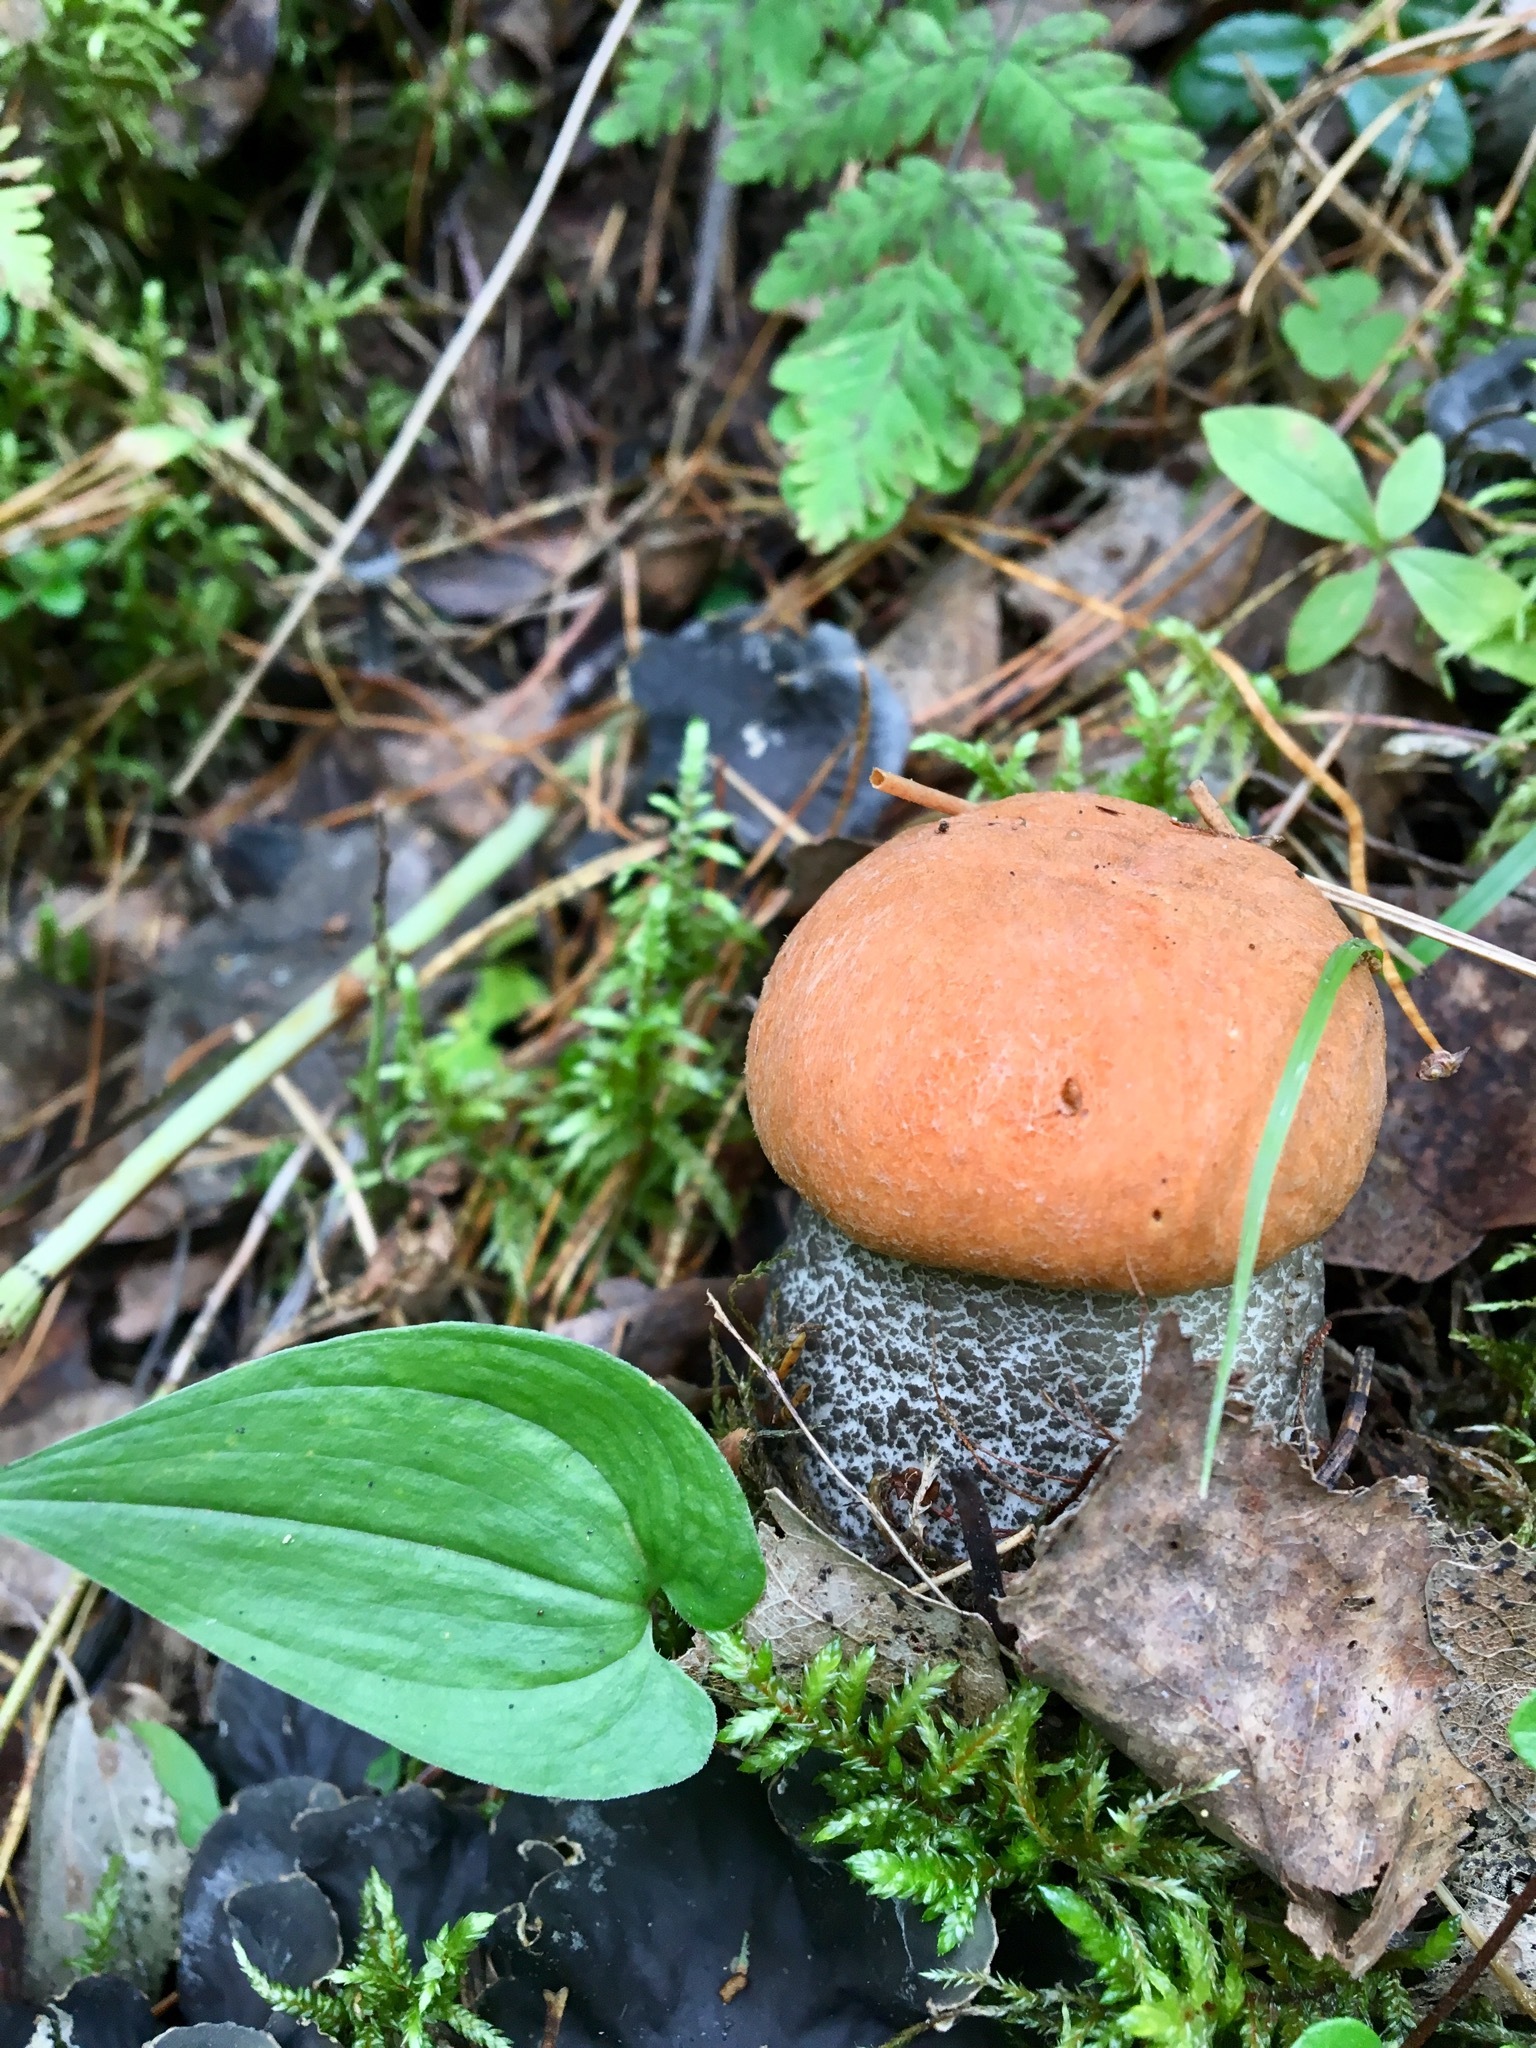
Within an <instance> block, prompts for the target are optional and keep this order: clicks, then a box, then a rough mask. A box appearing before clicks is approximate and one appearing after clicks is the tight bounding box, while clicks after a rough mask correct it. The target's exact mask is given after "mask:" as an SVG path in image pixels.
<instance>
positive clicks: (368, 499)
mask: <svg viewBox="0 0 1536 2048" xmlns="http://www.w3.org/2000/svg"><path fill="white" fill-rule="evenodd" d="M639 6H640V0H619V5H618V7H617V9H616V10H615V12H614V16H613V19H612V20H611V21H610V22H609V24H608V26H607V28H606V30H605V31H604V33H603V39H602V41H601V42H600V43H599V44H598V46H597V49H596V50H595V51H594V52H593V55H592V61H591V62H590V63H589V64H588V66H587V68H586V71H585V72H584V73H583V75H582V80H581V83H580V85H578V86H577V88H576V96H575V98H574V99H573V100H572V101H571V104H570V108H569V110H568V111H567V113H566V117H565V119H564V121H563V122H562V123H561V125H560V132H559V134H558V135H557V136H556V137H555V141H554V146H553V147H552V149H551V150H550V152H549V160H548V162H547V163H546V164H545V166H544V169H543V171H542V172H541V173H540V176H539V182H538V183H537V185H535V186H534V188H533V194H532V196H531V198H530V199H529V201H528V204H527V205H526V206H525V207H524V208H523V212H522V216H521V218H520V219H519V221H518V223H517V225H516V227H515V228H514V229H513V230H512V233H511V235H510V236H509V237H508V239H507V244H506V247H505V248H504V249H503V250H502V252H501V254H500V256H499V257H498V258H497V259H496V265H495V268H494V269H493V270H492V271H491V274H490V276H489V277H488V278H487V279H486V280H485V283H484V285H483V286H482V287H481V289H480V290H479V291H478V292H476V294H475V296H474V299H473V301H472V303H471V304H470V306H469V309H468V310H467V312H466V313H465V314H464V317H463V319H462V320H461V321H460V322H459V325H458V327H457V329H456V330H455V332H454V335H453V338H452V339H451V340H450V341H449V343H448V346H447V347H446V348H445V349H444V350H443V352H442V354H441V355H440V356H439V357H438V359H437V363H436V366H435V367H434V368H433V370H432V371H431V373H430V375H429V376H428V378H427V381H426V383H425V384H423V386H422V387H421V390H420V392H419V394H418V395H417V398H416V402H415V404H414V405H413V406H412V407H411V409H410V411H409V413H407V415H406V417H405V421H404V423H403V425H402V426H401V428H400V431H399V432H398V433H397V434H396V436H395V438H394V440H393V442H392V443H391V444H390V448H389V451H388V453H387V454H386V455H385V457H384V460H383V461H382V462H381V463H380V464H379V466H378V468H377V469H376V470H375V472H374V474H373V478H372V481H371V482H370V483H369V485H368V487H367V489H366V490H365V491H364V492H363V493H362V496H361V497H360V498H359V499H358V501H357V503H356V504H355V505H354V506H353V507H352V510H351V512H350V513H349V514H348V515H347V517H346V518H345V519H344V520H343V521H342V523H341V525H340V527H338V529H337V530H336V532H335V533H334V534H333V535H332V537H331V539H330V540H329V541H328V542H327V543H326V546H325V550H324V552H323V553H322V554H321V556H320V558H319V560H318V561H317V562H316V564H315V566H314V568H313V569H312V570H311V571H310V573H309V574H308V576H306V577H305V579H304V581H303V583H302V584H301V585H300V587H299V589H298V590H297V591H296V592H295V594H294V596H293V598H292V600H291V601H290V603H289V605H288V608H287V610H286V611H285V612H284V613H283V615H282V617H281V618H280V619H279V620H278V622H277V624H276V626H275V627H274V628H273V630H272V632H271V634H270V635H269V636H268V639H267V643H266V646H265V648H264V649H263V650H262V652H261V654H260V655H259V656H258V657H257V659H256V660H255V661H254V662H253V663H252V664H251V666H250V667H249V668H248V669H247V670H246V672H245V674H244V675H243V676H242V677H241V678H240V680H239V682H238V683H237V684H236V685H235V687H234V689H233V690H231V692H230V693H229V695H228V697H226V698H225V700H224V703H223V704H222V705H221V707H220V708H219V711H218V712H217V714H216V715H215V717H214V718H213V719H212V720H211V721H210V722H209V725H208V727H207V730H206V731H205V732H204V734H203V736H202V738H201V739H200V740H199V741H198V743H197V745H196V746H195V747H194V748H193V750H192V752H191V754H190V755H189V756H188V758H187V761H186V764H185V766H184V767H183V768H182V769H181V772H180V773H179V774H178V775H177V777H176V779H175V781H174V782H173V783H172V784H171V793H172V795H174V796H182V795H184V794H185V793H186V791H187V790H188V789H190V788H191V786H192V784H193V783H194V782H195V781H196V780H197V778H198V776H199V775H200V774H201V773H202V770H203V767H204V765H205V764H206V762H207V761H208V760H209V758H210V757H211V755H212V754H213V752H214V750H215V749H216V748H217V747H218V745H219V742H220V741H221V740H222V739H223V737H224V735H225V733H226V732H227V731H228V730H229V728H230V726H231V725H232V724H233V723H234V721H235V719H237V718H238V717H239V715H240V713H241V711H242V709H243V708H244V706H245V702H246V700H247V698H248V697H249V696H250V695H251V693H252V691H253V690H254V689H255V688H256V685H257V684H258V683H259V682H260V681H261V679H262V677H263V676H265V675H266V673H267V671H268V670H269V669H270V668H271V666H272V664H273V663H274V662H275V661H276V659H277V657H278V656H279V654H281V653H282V651H283V649H284V648H285V647H286V646H287V644H288V642H289V640H290V639H291V638H292V637H293V633H294V631H295V629H296V628H297V626H298V625H299V624H300V622H301V621H302V620H303V618H304V615H305V614H306V612H308V610H309V608H310V606H311V605H312V604H313V603H314V601H315V599H316V598H317V597H318V596H319V595H320V593H321V591H322V590H324V588H325V586H326V585H327V584H328V583H329V582H330V581H331V578H332V577H333V576H334V575H335V574H336V571H337V570H338V569H339V568H340V567H341V564H342V562H343V560H344V559H345V557H346V554H347V550H348V549H349V548H350V547H351V546H352V544H353V542H354V541H355V540H356V539H357V538H358V536H359V534H361V532H362V530H363V528H364V527H365V526H366V525H367V524H368V521H369V520H370V519H371V518H372V517H373V515H374V513H375V512H377V511H378V509H379V507H380V505H382V504H383V502H384V499H385V498H386V497H387V495H388V493H389V490H390V486H391V485H392V484H393V483H394V481H395V479H396V478H397V477H398V476H399V474H400V472H401V470H403V469H404V467H405V465H406V462H407V461H408V460H409V458H410V455H411V452H412V450H413V449H414V448H415V446H416V443H417V441H418V440H419V439H420V438H421V435H422V432H423V431H424V429H425V428H426V425H427V422H428V421H429V420H430V419H431V417H432V415H433V413H434V412H435V411H436V410H437V407H438V405H439V403H440V402H441V400H442V398H443V395H444V393H445V392H446V391H447V390H448V388H449V386H450V385H451V384H452V382H453V379H454V376H455V374H456V372H457V371H458V369H459V366H460V364H461V363H462V362H463V361H464V358H465V357H466V356H467V355H468V353H469V351H470V348H471V346H472V345H473V343H474V341H475V337H476V336H477V335H478V334H479V332H480V330H481V328H482V327H483V326H484V325H485V323H486V321H487V320H488V319H489V318H490V316H491V314H492V312H493V311H494V310H495V307H496V305H497V303H498V301H499V300H500V298H501V295H502V293H503V292H504V291H505V290H506V288H507V286H508V284H509V283H510V282H511V280H512V277H513V275H514V274H515V272H516V270H517V267H518V265H519V264H520V263H521V262H522V260H523V257H524V256H525V255H526V254H527V252H528V249H529V247H530V246H531V244H532V242H533V238H534V236H535V235H536V234H537V232H538V229H539V224H540V223H541V221H542V220H543V218H544V215H545V213H546V211H547V210H548V207H549V202H550V200H551V199H553V197H554V195H555V188H556V186H557V185H558V184H559V182H560V179H561V177H562V176H563V175H564V172H565V167H566V164H567V162H568V161H569V159H570V155H571V152H572V150H573V149H574V148H575V147H576V143H577V140H578V138H579V137H580V135H581V131H582V128H583V126H584V125H585V123H586V118H587V115H588V113H589V111H590V110H591V106H592V102H593V100H594V99H595V98H596V97H597V89H598V87H599V86H600V85H601V83H602V81H603V77H604V74H605V73H606V72H607V69H608V66H609V65H610V64H611V63H612V61H613V59H614V57H615V55H616V54H617V52H618V48H619V45H620V43H622V42H623V40H624V38H625V36H626V35H627V34H628V33H629V25H630V23H631V22H632V21H633V20H634V18H635V15H636V13H637V12H638V10H639Z"/></svg>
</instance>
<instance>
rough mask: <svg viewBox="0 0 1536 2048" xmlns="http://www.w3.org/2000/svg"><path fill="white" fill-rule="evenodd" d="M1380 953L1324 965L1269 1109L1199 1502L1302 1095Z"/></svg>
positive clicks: (1353, 944) (1343, 955)
mask: <svg viewBox="0 0 1536 2048" xmlns="http://www.w3.org/2000/svg"><path fill="white" fill-rule="evenodd" d="M1375 953H1376V948H1375V947H1374V946H1371V945H1368V944H1367V943H1366V941H1365V940H1364V939H1346V940H1345V941H1344V943H1343V944H1342V945H1340V946H1335V947H1334V949H1333V951H1332V952H1331V953H1330V954H1329V955H1328V958H1327V959H1326V960H1325V961H1324V963H1323V971H1322V973H1321V974H1320V975H1319V976H1318V978H1317V987H1316V988H1315V989H1314V990H1313V991H1312V1000H1311V1001H1310V1002H1309V1003H1308V1004H1307V1007H1306V1010H1305V1012H1304V1013H1303V1015H1302V1019H1301V1022H1300V1024H1299V1025H1298V1026H1297V1027H1296V1036H1295V1038H1294V1039H1293V1040H1292V1042H1291V1049H1290V1052H1289V1053H1288V1054H1287V1055H1286V1061H1285V1069H1284V1072H1283V1073H1282V1074H1281V1076H1280V1085H1279V1087H1278V1088H1276V1090H1275V1099H1274V1101H1273V1102H1271V1104H1270V1105H1269V1115H1268V1116H1267V1117H1266V1118H1265V1120H1264V1130H1263V1134H1262V1136H1261V1137H1260V1139H1259V1149H1258V1153H1257V1156H1256V1157H1255V1159H1254V1162H1253V1172H1252V1173H1251V1174H1250V1175H1249V1177H1248V1196H1247V1199H1246V1201H1245V1202H1244V1203H1243V1227H1242V1232H1241V1235H1240V1236H1239V1238H1238V1241H1237V1270H1236V1272H1235V1273H1234V1274H1233V1275H1232V1301H1231V1305H1230V1307H1229V1308H1228V1310H1227V1333H1226V1336H1225V1338H1224V1339H1223V1341H1222V1346H1221V1363H1220V1365H1219V1366H1218V1367H1217V1369H1216V1385H1215V1387H1214V1389H1213V1390H1212V1394H1211V1415H1210V1420H1209V1422H1208V1423H1207V1424H1206V1429H1205V1455H1204V1457H1203V1458H1202V1460H1201V1463H1200V1498H1201V1499H1202V1500H1204V1499H1205V1497H1206V1495H1207V1494H1208V1493H1209V1492H1210V1488H1211V1472H1212V1469H1213V1468H1214V1466H1215V1463H1216V1439H1217V1437H1218V1435H1219V1434H1220V1432H1221V1412H1222V1408H1223V1406H1224V1404H1225V1402H1226V1398H1227V1387H1228V1384H1229V1383H1230V1381H1231V1378H1232V1365H1233V1361H1234V1360H1235V1359H1236V1357H1237V1340H1238V1338H1239V1337H1240V1336H1241V1335H1242V1331H1243V1317H1244V1315H1245V1314H1246V1313H1247V1309H1248V1294H1249V1290H1250V1289H1251V1288H1252V1286H1253V1269H1254V1267H1255V1266H1256V1265H1257V1264H1258V1259H1259V1239H1260V1237H1261V1236H1262V1235H1263V1232H1264V1215H1265V1212H1266V1210H1267V1209H1268V1208H1269V1196H1270V1190H1271V1189H1272V1188H1273V1187H1274V1184H1275V1174H1276V1173H1277V1172H1278V1170H1279V1166H1280V1155H1281V1154H1282V1153H1283V1152H1284V1150H1285V1141H1286V1139H1287V1138H1288V1137H1289V1136H1290V1135H1291V1125H1292V1123H1293V1122H1294V1121H1295V1118H1296V1111H1297V1108H1298V1107H1299V1105H1300V1103H1301V1096H1302V1090H1303V1089H1304V1088H1305V1087H1306V1085H1307V1076H1308V1074H1309V1073H1310V1072H1311V1071H1312V1062H1313V1060H1314V1059H1315V1058H1316V1056H1317V1048H1318V1047H1319V1045H1321V1044H1322V1041H1323V1033H1324V1032H1325V1031H1326V1030H1327V1029H1328V1019H1329V1018H1330V1017H1331V1016H1332V1015H1333V1006H1334V1003H1335V1001H1336V1000H1337V998H1338V993H1339V990H1340V989H1341V988H1342V987H1343V986H1344V983H1345V981H1346V980H1347V979H1348V978H1349V974H1350V971H1351V969H1352V968H1354V967H1355V966H1356V965H1357V964H1358V963H1359V962H1360V961H1362V960H1367V959H1370V958H1372V957H1374V956H1375Z"/></svg>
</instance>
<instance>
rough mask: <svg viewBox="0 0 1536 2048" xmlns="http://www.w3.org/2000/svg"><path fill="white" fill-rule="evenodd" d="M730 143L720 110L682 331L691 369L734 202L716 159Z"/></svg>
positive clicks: (704, 332) (705, 334) (700, 348)
mask: <svg viewBox="0 0 1536 2048" xmlns="http://www.w3.org/2000/svg"><path fill="white" fill-rule="evenodd" d="M730 144H731V124H730V122H729V121H727V119H726V118H725V116H724V114H718V115H717V116H716V117H715V127H714V133H713V134H712V135H711V137H710V143H709V184H708V185H707V187H706V188H705V192H704V210H703V213H702V214H701V215H700V218H699V239H698V241H697V243H696V244H695V246H694V252H693V289H692V291H691V293H690V294H689V298H688V325H687V327H686V328H685V330H684V333H683V355H682V363H683V368H684V369H685V370H692V369H695V368H696V367H697V365H698V361H699V358H700V357H701V356H702V355H703V353H704V344H705V342H706V341H707V339H708V338H709V316H710V314H711V313H712V312H713V310H714V304H715V286H716V284H717V282H718V281H719V277H720V259H721V257H722V256H723V255H724V254H725V238H726V235H727V234H728V233H729V231H730V225H731V214H732V211H733V209H734V207H735V203H736V187H735V186H734V185H733V184H731V182H730V180H729V179H727V178H725V177H723V176H722V175H721V170H720V162H721V159H722V157H723V156H724V155H725V152H726V150H727V149H729V147H730Z"/></svg>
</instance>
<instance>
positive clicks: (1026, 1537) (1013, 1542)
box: [933, 1522, 1037, 1586]
mask: <svg viewBox="0 0 1536 2048" xmlns="http://www.w3.org/2000/svg"><path fill="white" fill-rule="evenodd" d="M1036 1534H1037V1531H1036V1529H1035V1525H1034V1523H1033V1522H1031V1523H1029V1524H1028V1525H1027V1526H1026V1527H1025V1528H1023V1529H1015V1530H1014V1532H1013V1534H1012V1535H1011V1536H1000V1537H999V1538H998V1540H997V1554H998V1556H999V1557H1007V1556H1008V1554H1009V1553H1010V1551H1014V1550H1018V1549H1020V1548H1021V1547H1022V1546H1023V1545H1024V1544H1026V1543H1033V1542H1034V1540H1035V1536H1036ZM970 1568H971V1561H970V1559H969V1558H967V1559H966V1561H965V1563H964V1564H952V1565H951V1566H950V1568H949V1570H948V1571H947V1572H935V1573H934V1575H933V1583H934V1584H935V1585H936V1586H952V1585H953V1584H954V1582H955V1580H956V1579H963V1578H964V1577H965V1575H966V1573H967V1572H968V1571H969V1570H970Z"/></svg>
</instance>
